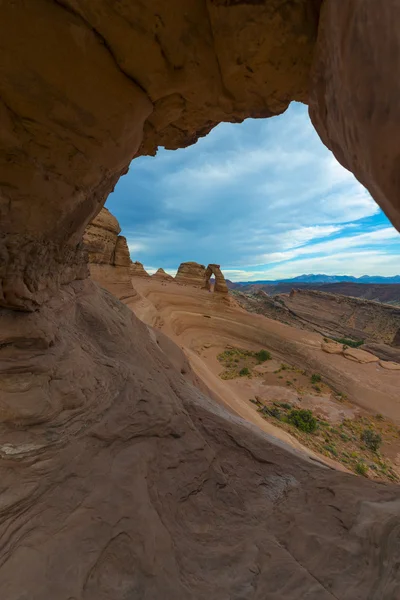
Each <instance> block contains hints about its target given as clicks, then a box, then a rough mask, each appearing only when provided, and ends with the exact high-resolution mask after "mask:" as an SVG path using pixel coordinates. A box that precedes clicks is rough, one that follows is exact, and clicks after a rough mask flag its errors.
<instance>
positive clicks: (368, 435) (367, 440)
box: [361, 429, 382, 452]
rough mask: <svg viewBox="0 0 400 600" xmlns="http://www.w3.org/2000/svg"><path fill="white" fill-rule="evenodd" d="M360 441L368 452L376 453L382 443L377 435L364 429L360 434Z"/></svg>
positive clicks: (370, 430)
mask: <svg viewBox="0 0 400 600" xmlns="http://www.w3.org/2000/svg"><path fill="white" fill-rule="evenodd" d="M361 441H362V442H364V444H365V445H366V446H367V448H369V450H372V452H376V451H377V450H378V448H379V446H380V445H381V443H382V437H381V436H380V435H379V433H375V431H372V429H364V431H363V432H362V434H361Z"/></svg>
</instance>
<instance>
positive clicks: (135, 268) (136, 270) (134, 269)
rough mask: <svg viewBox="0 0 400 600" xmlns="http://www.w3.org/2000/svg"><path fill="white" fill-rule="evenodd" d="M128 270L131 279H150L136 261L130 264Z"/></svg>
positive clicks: (140, 264)
mask: <svg viewBox="0 0 400 600" xmlns="http://www.w3.org/2000/svg"><path fill="white" fill-rule="evenodd" d="M129 270H130V274H131V277H150V275H149V274H148V272H147V271H146V269H145V268H144V266H143V265H142V263H141V262H139V261H138V260H136V261H135V262H131V264H130V267H129Z"/></svg>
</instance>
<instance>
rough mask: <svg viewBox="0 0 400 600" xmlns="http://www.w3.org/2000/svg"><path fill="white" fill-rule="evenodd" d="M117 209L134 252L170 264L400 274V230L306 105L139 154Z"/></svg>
mask: <svg viewBox="0 0 400 600" xmlns="http://www.w3.org/2000/svg"><path fill="white" fill-rule="evenodd" d="M107 205H108V207H109V208H110V210H111V211H112V212H113V213H114V214H115V215H116V217H117V218H118V219H119V221H120V224H121V226H122V228H123V234H124V235H126V237H127V239H128V243H129V247H130V250H131V255H132V258H133V259H134V260H141V261H142V262H144V263H145V264H150V265H158V266H162V267H163V268H165V269H170V270H173V269H176V267H177V266H178V265H179V263H180V262H182V261H186V260H195V261H197V262H201V263H203V264H204V263H206V264H207V263H208V262H218V263H220V264H221V265H223V266H225V268H228V269H229V268H231V269H232V272H231V276H232V278H234V279H236V280H238V279H239V280H240V279H243V278H244V279H246V278H250V277H252V273H253V271H255V272H256V275H255V277H256V278H257V273H259V272H260V270H263V272H265V273H269V275H268V278H273V277H281V276H282V277H286V276H288V275H287V273H288V272H289V271H290V272H291V273H293V274H294V275H297V274H300V273H302V272H303V270H306V269H307V270H308V271H309V272H315V271H317V270H319V271H320V270H321V269H322V268H323V267H324V268H325V270H328V269H336V268H338V269H339V267H340V269H339V271H340V272H341V273H343V274H344V273H348V274H354V275H362V274H364V273H370V274H379V273H382V274H384V272H385V274H390V275H393V274H397V273H398V271H399V270H400V269H399V268H398V267H397V264H398V262H399V261H398V259H399V256H400V238H399V237H398V234H397V232H396V231H395V230H394V229H393V228H392V227H391V225H390V224H389V223H388V221H387V219H386V218H385V217H384V216H383V214H382V213H381V212H380V211H379V209H378V206H377V205H376V204H375V202H374V201H373V200H372V198H371V197H370V195H369V194H368V192H367V190H365V189H364V188H363V187H362V186H361V185H360V184H359V183H358V181H357V180H356V179H355V178H354V177H353V175H352V174H351V173H350V172H349V171H347V170H346V169H344V168H343V167H342V166H341V165H339V163H338V162H337V161H336V159H335V158H334V157H333V155H332V154H331V153H330V152H329V151H328V150H327V149H326V148H325V146H323V145H322V143H321V141H320V140H319V138H318V136H317V134H316V133H315V131H314V130H313V128H312V125H311V123H310V121H309V118H308V115H307V111H306V108H305V107H304V106H302V105H296V104H292V106H291V107H290V108H289V110H288V111H287V112H286V113H285V114H284V115H281V116H280V117H275V118H273V119H266V120H251V119H249V120H247V121H245V122H244V123H242V124H240V125H233V124H226V123H225V124H221V125H219V126H218V127H217V128H216V129H215V130H213V131H212V132H211V133H210V134H209V135H208V136H207V137H206V138H203V139H201V140H199V142H198V143H197V144H196V145H195V146H192V147H190V148H187V149H184V150H180V151H175V152H167V151H165V150H162V149H161V150H160V151H159V153H158V155H157V157H155V158H153V157H143V158H140V159H137V160H135V161H134V162H133V163H132V165H131V169H130V171H129V174H128V175H126V176H125V177H123V178H122V179H121V181H120V182H119V183H118V185H117V187H116V190H115V193H114V194H112V195H111V196H110V199H109V200H108V202H107ZM385 258H386V262H385ZM396 261H397V263H396ZM388 271H390V273H389V272H388ZM330 272H331V273H332V272H333V271H332V270H331V271H330ZM246 273H247V277H246ZM272 274H273V275H272ZM258 278H259V277H258Z"/></svg>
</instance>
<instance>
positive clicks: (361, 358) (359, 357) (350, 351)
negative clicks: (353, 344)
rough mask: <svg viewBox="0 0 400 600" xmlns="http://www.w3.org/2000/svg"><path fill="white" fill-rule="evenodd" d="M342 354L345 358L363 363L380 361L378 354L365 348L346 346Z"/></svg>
mask: <svg viewBox="0 0 400 600" xmlns="http://www.w3.org/2000/svg"><path fill="white" fill-rule="evenodd" d="M342 354H343V356H344V357H345V358H348V359H349V360H353V361H354V362H358V363H361V364H364V363H373V362H379V358H378V357H377V356H375V355H374V354H371V353H370V352H365V350H359V349H358V348H345V349H344V350H343V352H342Z"/></svg>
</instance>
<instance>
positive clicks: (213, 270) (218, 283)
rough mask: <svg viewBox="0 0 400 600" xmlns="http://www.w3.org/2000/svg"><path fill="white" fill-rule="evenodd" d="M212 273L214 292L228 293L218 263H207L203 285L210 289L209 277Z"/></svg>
mask: <svg viewBox="0 0 400 600" xmlns="http://www.w3.org/2000/svg"><path fill="white" fill-rule="evenodd" d="M212 275H214V277H215V283H214V292H215V293H217V294H228V293H229V290H228V286H227V285H226V281H225V277H224V275H223V273H222V271H221V267H220V265H215V264H210V265H208V267H207V269H206V273H205V284H204V287H205V288H206V289H207V290H209V289H210V279H211V277H212Z"/></svg>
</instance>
